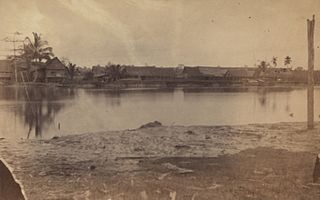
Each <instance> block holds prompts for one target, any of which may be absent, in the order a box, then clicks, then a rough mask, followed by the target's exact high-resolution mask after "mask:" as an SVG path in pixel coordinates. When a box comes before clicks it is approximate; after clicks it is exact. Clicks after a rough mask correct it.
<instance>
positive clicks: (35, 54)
mask: <svg viewBox="0 0 320 200" xmlns="http://www.w3.org/2000/svg"><path fill="white" fill-rule="evenodd" d="M32 34H33V41H32V40H31V39H30V38H29V37H26V38H25V41H26V43H24V46H23V49H24V53H23V57H24V58H25V59H26V61H27V63H28V64H29V67H30V66H31V65H33V66H35V67H36V76H35V77H34V80H33V81H37V79H38V75H39V69H40V68H41V66H42V64H43V62H45V61H48V60H50V59H51V58H52V57H53V56H54V54H53V53H52V47H50V46H48V42H47V41H46V40H43V39H42V36H41V35H40V34H38V33H35V32H33V33H32Z"/></svg>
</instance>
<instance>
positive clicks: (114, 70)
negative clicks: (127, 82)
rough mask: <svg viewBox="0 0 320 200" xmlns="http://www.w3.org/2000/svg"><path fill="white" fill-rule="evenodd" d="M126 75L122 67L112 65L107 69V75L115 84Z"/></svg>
mask: <svg viewBox="0 0 320 200" xmlns="http://www.w3.org/2000/svg"><path fill="white" fill-rule="evenodd" d="M123 73H124V67H122V66H121V65H110V66H109V67H108V68H107V74H108V75H109V77H110V81H111V82H114V81H117V80H119V79H120V78H121V77H122V76H123Z"/></svg>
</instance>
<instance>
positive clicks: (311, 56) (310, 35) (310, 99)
mask: <svg viewBox="0 0 320 200" xmlns="http://www.w3.org/2000/svg"><path fill="white" fill-rule="evenodd" d="M314 24H315V16H314V15H313V18H312V20H309V19H308V20H307V29H308V97H307V100H308V129H313V127H314V86H313V85H314V75H313V69H314Z"/></svg>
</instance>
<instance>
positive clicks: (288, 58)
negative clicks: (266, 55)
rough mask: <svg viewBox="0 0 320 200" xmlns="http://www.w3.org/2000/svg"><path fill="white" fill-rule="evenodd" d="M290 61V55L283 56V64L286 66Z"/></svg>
mask: <svg viewBox="0 0 320 200" xmlns="http://www.w3.org/2000/svg"><path fill="white" fill-rule="evenodd" d="M291 62H292V60H291V57H290V56H287V57H285V58H284V65H285V66H287V65H290V64H291Z"/></svg>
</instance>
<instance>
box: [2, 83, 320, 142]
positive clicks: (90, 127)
mask: <svg viewBox="0 0 320 200" xmlns="http://www.w3.org/2000/svg"><path fill="white" fill-rule="evenodd" d="M306 95H307V91H306V89H283V88H282V89H272V88H267V89H266V88H259V89H254V90H240V91H239V90H230V89H228V90H212V89H211V90H184V89H171V90H170V89H168V90H153V91H152V90H150V91H122V92H112V91H108V90H103V89H70V88H58V87H50V88H46V87H28V88H23V87H1V88H0V127H1V132H0V137H4V138H15V139H19V138H51V137H53V136H62V135H70V134H79V133H88V132H99V131H105V130H123V129H133V128H137V127H139V126H140V125H142V124H144V123H146V122H150V121H155V120H157V121H160V122H161V123H163V124H164V125H168V126H170V125H237V124H251V123H273V122H296V121H306ZM319 98H320V88H316V89H315V120H317V121H318V120H319V119H320V118H319V114H320V105H319V104H320V102H319V101H317V99H319Z"/></svg>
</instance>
